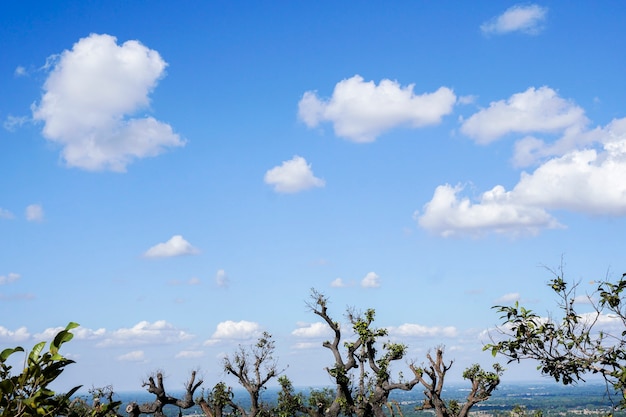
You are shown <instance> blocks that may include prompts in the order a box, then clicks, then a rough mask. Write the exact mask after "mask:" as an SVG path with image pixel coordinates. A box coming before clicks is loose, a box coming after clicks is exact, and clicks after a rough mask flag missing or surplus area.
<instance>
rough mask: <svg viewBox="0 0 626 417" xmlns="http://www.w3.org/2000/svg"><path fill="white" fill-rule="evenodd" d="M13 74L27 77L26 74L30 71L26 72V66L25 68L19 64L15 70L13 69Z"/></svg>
mask: <svg viewBox="0 0 626 417" xmlns="http://www.w3.org/2000/svg"><path fill="white" fill-rule="evenodd" d="M13 75H15V76H16V77H25V76H26V75H28V73H27V72H26V68H24V67H23V66H21V65H18V66H17V67H15V71H13Z"/></svg>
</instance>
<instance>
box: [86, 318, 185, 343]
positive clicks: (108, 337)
mask: <svg viewBox="0 0 626 417" xmlns="http://www.w3.org/2000/svg"><path fill="white" fill-rule="evenodd" d="M193 337H194V336H193V335H192V334H190V333H187V332H185V331H184V330H180V329H177V328H176V327H174V325H172V324H170V323H168V322H166V321H165V320H158V321H155V322H154V323H150V322H148V321H141V322H139V323H137V324H136V325H134V326H133V327H131V328H121V329H118V330H115V331H112V332H106V334H105V335H104V336H103V340H102V342H100V343H98V346H99V347H108V346H118V345H131V346H132V345H145V344H159V345H161V344H171V343H177V342H181V341H184V340H189V339H191V338H193Z"/></svg>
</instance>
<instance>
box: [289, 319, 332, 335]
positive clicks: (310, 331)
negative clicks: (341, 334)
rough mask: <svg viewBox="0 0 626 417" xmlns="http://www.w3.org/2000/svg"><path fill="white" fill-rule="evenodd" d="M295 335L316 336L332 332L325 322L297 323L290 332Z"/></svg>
mask: <svg viewBox="0 0 626 417" xmlns="http://www.w3.org/2000/svg"><path fill="white" fill-rule="evenodd" d="M291 334H292V335H294V336H296V337H304V338H318V337H328V336H331V335H332V332H331V330H330V328H329V327H328V325H327V324H326V323H322V322H316V323H298V328H297V329H295V330H294V331H293V332H291Z"/></svg>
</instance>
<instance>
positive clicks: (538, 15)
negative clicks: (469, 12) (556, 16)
mask: <svg viewBox="0 0 626 417" xmlns="http://www.w3.org/2000/svg"><path fill="white" fill-rule="evenodd" d="M547 14H548V9H546V8H545V7H541V6H538V5H536V4H528V5H516V6H513V7H510V8H508V9H507V10H506V11H505V12H504V13H502V14H501V15H499V16H496V17H494V18H493V19H491V20H489V21H488V22H485V23H483V24H482V25H481V26H480V30H482V32H483V33H484V34H492V33H493V34H504V33H509V32H522V33H526V34H529V35H536V34H538V33H539V32H541V31H542V30H543V23H544V21H545V19H546V16H547Z"/></svg>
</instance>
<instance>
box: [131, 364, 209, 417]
mask: <svg viewBox="0 0 626 417" xmlns="http://www.w3.org/2000/svg"><path fill="white" fill-rule="evenodd" d="M201 384H202V380H198V381H196V371H193V372H191V377H190V378H189V381H187V383H186V384H185V394H184V395H183V396H182V397H181V398H177V397H173V396H171V395H168V394H167V392H166V391H165V386H164V385H163V374H162V373H161V372H157V374H156V380H155V376H150V377H149V378H148V380H147V381H146V382H144V383H143V386H144V387H147V390H148V392H149V393H151V394H154V395H155V396H156V399H155V400H154V401H153V402H151V403H145V404H137V403H135V402H133V403H130V404H128V405H127V406H126V412H127V413H128V415H129V416H131V417H138V416H139V415H140V414H152V415H154V417H165V414H164V413H163V408H164V407H165V406H167V405H174V406H177V407H179V408H181V409H187V408H191V407H193V405H194V404H195V403H194V399H193V396H194V393H195V391H196V389H198V387H199V386H200V385H201Z"/></svg>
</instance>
